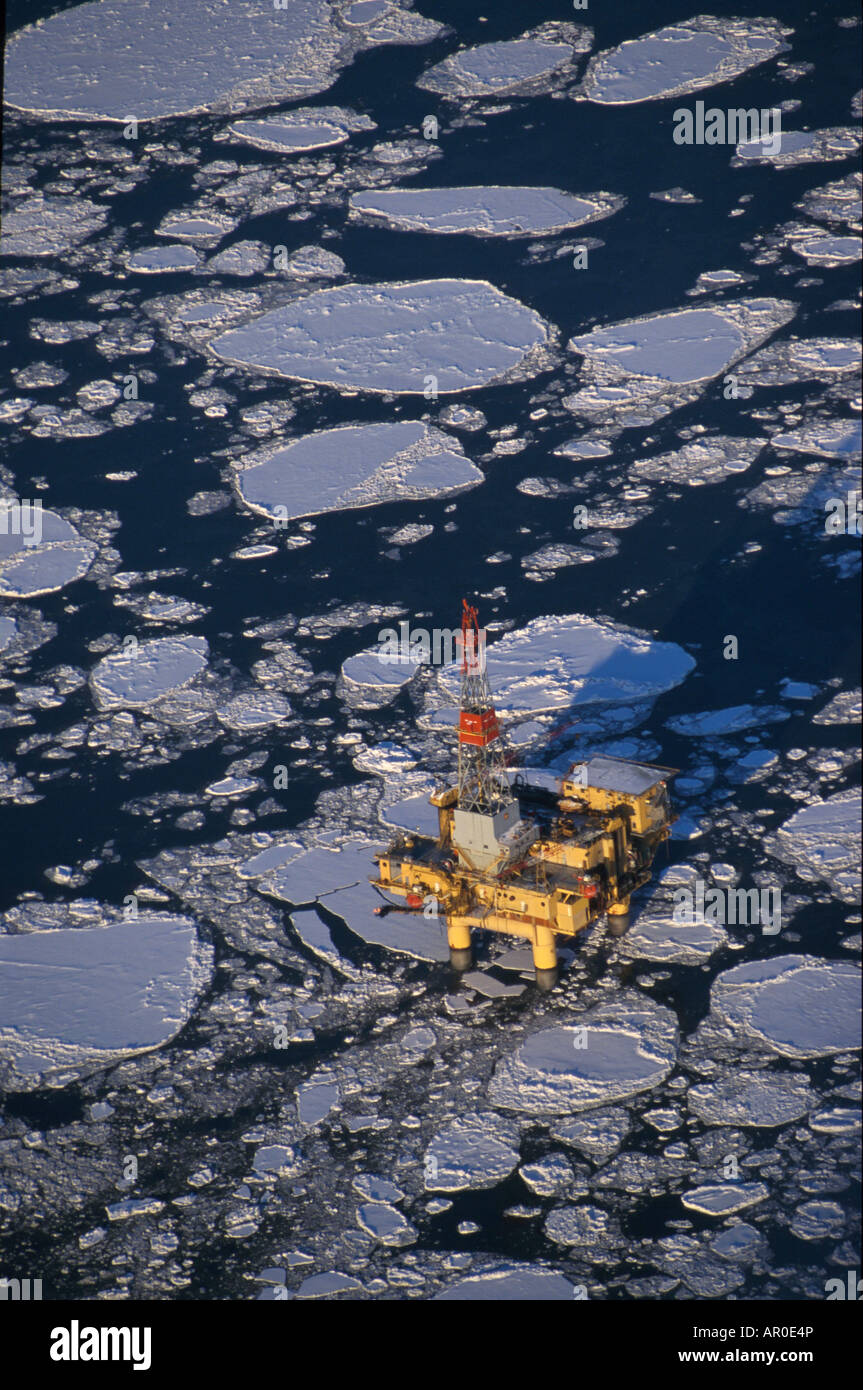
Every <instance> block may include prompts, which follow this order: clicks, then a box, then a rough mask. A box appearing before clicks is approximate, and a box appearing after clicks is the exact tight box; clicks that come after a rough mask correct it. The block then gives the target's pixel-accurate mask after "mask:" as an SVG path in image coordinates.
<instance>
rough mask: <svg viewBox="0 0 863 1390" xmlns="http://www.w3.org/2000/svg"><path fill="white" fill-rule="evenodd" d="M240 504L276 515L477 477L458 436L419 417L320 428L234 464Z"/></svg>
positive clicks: (282, 517) (440, 491)
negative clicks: (417, 418) (432, 425)
mask: <svg viewBox="0 0 863 1390" xmlns="http://www.w3.org/2000/svg"><path fill="white" fill-rule="evenodd" d="M237 468H238V471H237V473H236V475H235V484H236V489H237V493H238V495H239V498H240V501H241V502H243V503H244V504H245V505H246V506H247V507H249V508H250V509H251V510H252V511H253V512H258V513H260V514H261V515H263V516H270V517H272V518H274V519H275V520H279V521H289V520H293V519H294V518H297V517H304V516H317V515H319V514H320V513H321V512H333V511H348V510H352V509H354V508H357V507H373V506H377V505H378V504H379V503H381V502H397V501H405V500H412V501H419V500H421V499H424V498H427V497H447V496H450V495H451V494H453V493H457V492H463V491H464V490H465V489H466V488H471V487H476V486H477V484H479V483H481V482H482V481H483V475H482V473H481V472H480V470H479V469H478V468H475V467H474V465H473V464H472V463H471V462H470V460H469V459H467V458H465V456H464V452H463V450H462V446H461V443H460V442H459V440H457V439H455V438H453V437H452V436H451V435H447V434H444V433H443V431H441V430H437V429H433V428H432V427H430V426H429V425H426V424H424V423H423V422H422V421H408V420H405V421H399V422H398V423H394V424H388V425H346V426H342V427H341V428H339V429H330V430H320V431H318V432H317V433H316V434H309V435H306V436H304V437H303V438H301V439H295V440H292V441H291V442H290V443H289V444H286V445H284V446H282V447H279V448H277V449H275V450H274V449H272V448H271V447H270V448H265V449H263V450H260V451H258V452H256V453H254V454H247V455H246V456H245V457H243V458H241V459H240V460H239V462H238V464H237Z"/></svg>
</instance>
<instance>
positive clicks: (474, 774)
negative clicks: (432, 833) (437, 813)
mask: <svg viewBox="0 0 863 1390" xmlns="http://www.w3.org/2000/svg"><path fill="white" fill-rule="evenodd" d="M483 637H484V634H482V635H481V634H480V629H479V624H478V622H477V612H476V609H475V608H474V607H472V605H471V604H469V603H468V601H467V599H462V618H461V648H462V655H461V710H460V712H459V722H458V800H457V802H456V806H455V809H454V811H453V814H452V843H453V846H454V848H455V849H456V850H457V852H458V856H459V859H460V860H461V863H462V864H463V865H464V866H465V867H466V868H468V869H472V870H474V871H475V872H478V873H493V874H499V873H500V872H501V871H502V870H503V869H504V868H506V867H507V866H508V865H510V864H511V863H513V862H514V861H515V860H516V859H518V858H520V857H523V856H524V855H525V854H526V853H527V850H528V847H529V846H530V844H531V843H532V842H533V840H535V839H536V837H537V832H536V830H535V829H534V828H533V826H531V825H528V824H527V822H525V821H523V820H522V819H521V812H520V809H519V804H518V800H517V798H516V797H514V796H513V794H512V791H511V789H510V785H509V778H508V777H507V775H506V763H505V760H504V751H503V740H502V738H501V733H500V727H499V725H498V722H497V715H496V714H495V712H494V704H493V703H492V698H491V688H490V686H489V683H488V676H487V675H486V670H485V643H484V641H483V640H482V638H483Z"/></svg>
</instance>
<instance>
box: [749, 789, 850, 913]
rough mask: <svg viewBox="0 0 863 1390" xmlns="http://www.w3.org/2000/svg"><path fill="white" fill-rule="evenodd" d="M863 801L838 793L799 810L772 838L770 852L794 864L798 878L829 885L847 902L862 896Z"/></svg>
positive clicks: (843, 792) (845, 793)
mask: <svg viewBox="0 0 863 1390" xmlns="http://www.w3.org/2000/svg"><path fill="white" fill-rule="evenodd" d="M860 838H861V798H860V792H859V790H856V789H854V790H850V791H842V792H836V793H835V795H833V796H829V797H827V799H826V801H814V802H813V803H812V805H811V806H804V807H803V808H802V810H800V811H796V812H795V813H794V815H793V816H792V817H791V819H790V820H787V821H786V822H785V824H784V825H783V826H780V828H779V829H778V830H777V831H776V834H775V835H774V836H772V837H771V840H770V845H769V847H770V849H771V850H772V852H773V853H774V854H776V855H778V857H779V858H780V859H784V860H785V862H786V863H790V864H793V865H794V867H795V868H796V870H797V874H798V877H800V878H803V879H807V880H809V881H817V880H819V879H820V880H822V881H823V882H826V883H829V884H830V886H831V888H832V889H833V891H834V892H835V894H836V896H837V897H839V898H841V900H842V901H843V902H847V903H853V902H856V901H858V899H859V897H860Z"/></svg>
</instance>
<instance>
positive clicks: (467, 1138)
mask: <svg viewBox="0 0 863 1390" xmlns="http://www.w3.org/2000/svg"><path fill="white" fill-rule="evenodd" d="M517 1144H518V1130H517V1127H516V1126H515V1125H513V1124H512V1123H511V1122H509V1121H507V1120H503V1119H501V1117H500V1116H499V1115H494V1114H491V1113H490V1112H489V1113H483V1114H478V1115H462V1116H459V1118H458V1119H455V1120H452V1121H451V1122H450V1124H448V1125H447V1126H446V1127H445V1129H443V1130H441V1132H440V1133H439V1134H437V1135H436V1136H435V1137H434V1139H432V1141H431V1143H430V1144H429V1146H428V1148H427V1149H426V1154H425V1186H426V1190H427V1191H429V1192H464V1191H467V1190H468V1189H469V1190H471V1191H477V1190H479V1189H482V1188H486V1187H496V1186H497V1184H498V1183H499V1182H503V1180H504V1178H508V1177H509V1175H510V1173H512V1172H513V1171H514V1170H515V1167H516V1165H517V1164H518V1147H517Z"/></svg>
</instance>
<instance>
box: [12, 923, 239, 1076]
mask: <svg viewBox="0 0 863 1390" xmlns="http://www.w3.org/2000/svg"><path fill="white" fill-rule="evenodd" d="M212 966H213V951H212V948H211V947H210V946H209V945H207V944H206V943H205V942H203V941H202V940H201V939H200V937H199V935H198V931H197V929H196V926H195V923H194V922H193V921H191V920H190V919H189V918H187V917H173V916H163V915H156V914H153V915H150V914H145V913H141V914H139V916H138V917H137V918H136V919H135V920H133V921H114V922H103V923H102V924H100V925H99V926H96V927H78V926H72V925H70V926H67V927H64V928H62V929H60V930H56V931H41V930H37V931H29V932H26V933H23V934H20V935H10V934H7V935H0V1059H2V1060H0V1066H2V1067H3V1069H4V1070H6V1072H7V1084H11V1087H12V1089H13V1090H21V1089H23V1090H31V1089H33V1088H34V1087H40V1086H42V1085H45V1084H46V1083H47V1084H51V1083H52V1080H55V1079H59V1081H60V1084H61V1085H62V1084H65V1083H66V1082H67V1081H68V1080H69V1078H70V1074H72V1075H86V1074H88V1073H89V1072H92V1071H94V1070H96V1069H98V1068H100V1067H103V1066H107V1065H109V1064H111V1063H114V1062H117V1061H118V1060H119V1059H120V1058H121V1057H124V1056H128V1055H130V1054H132V1053H136V1052H143V1051H149V1050H150V1049H152V1048H157V1047H161V1046H162V1044H163V1043H166V1042H168V1041H169V1039H170V1038H173V1037H174V1036H175V1034H176V1033H178V1032H179V1030H180V1029H181V1028H182V1027H183V1025H184V1024H185V1023H186V1022H187V1020H188V1018H189V1017H190V1015H191V1012H192V1009H193V1007H194V1003H195V999H196V997H197V996H198V995H199V994H200V992H201V991H202V990H203V989H204V988H205V987H206V985H207V984H208V982H209V980H210V976H211V973H212Z"/></svg>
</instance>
